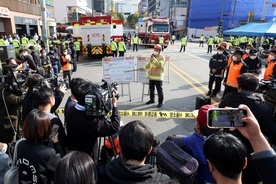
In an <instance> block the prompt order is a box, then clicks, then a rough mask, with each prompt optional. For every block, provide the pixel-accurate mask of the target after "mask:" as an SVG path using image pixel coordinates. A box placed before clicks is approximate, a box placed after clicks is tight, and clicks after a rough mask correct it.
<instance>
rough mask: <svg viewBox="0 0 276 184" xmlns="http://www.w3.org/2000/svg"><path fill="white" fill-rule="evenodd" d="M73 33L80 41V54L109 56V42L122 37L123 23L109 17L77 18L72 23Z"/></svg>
mask: <svg viewBox="0 0 276 184" xmlns="http://www.w3.org/2000/svg"><path fill="white" fill-rule="evenodd" d="M73 33H74V35H79V37H81V41H82V53H83V54H87V55H90V56H91V55H103V56H107V55H111V54H112V51H111V45H110V44H111V40H112V39H113V38H114V39H115V41H117V42H118V41H120V40H121V38H122V37H123V22H122V20H115V19H114V18H113V17H112V16H110V15H94V16H85V17H79V21H78V22H73Z"/></svg>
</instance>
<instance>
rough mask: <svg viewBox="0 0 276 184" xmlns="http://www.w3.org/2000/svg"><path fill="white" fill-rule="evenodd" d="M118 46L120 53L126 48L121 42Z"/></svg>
mask: <svg viewBox="0 0 276 184" xmlns="http://www.w3.org/2000/svg"><path fill="white" fill-rule="evenodd" d="M118 46H119V51H120V52H123V51H125V50H126V46H125V43H124V42H122V41H121V42H119V44H118Z"/></svg>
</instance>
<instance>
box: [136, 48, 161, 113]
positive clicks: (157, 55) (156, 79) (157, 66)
mask: <svg viewBox="0 0 276 184" xmlns="http://www.w3.org/2000/svg"><path fill="white" fill-rule="evenodd" d="M161 50H162V46H161V45H160V44H157V45H155V46H154V53H153V54H152V55H151V57H150V61H149V62H148V63H147V64H146V65H144V66H143V67H142V68H140V69H141V70H148V78H149V90H150V100H149V101H148V102H147V103H146V104H153V103H155V101H154V98H155V92H154V91H155V86H156V89H157V93H158V105H157V108H160V107H162V105H163V100H164V94H163V88H162V84H163V79H164V66H165V57H164V56H163V55H162V54H161Z"/></svg>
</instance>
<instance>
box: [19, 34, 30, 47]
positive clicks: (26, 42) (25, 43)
mask: <svg viewBox="0 0 276 184" xmlns="http://www.w3.org/2000/svg"><path fill="white" fill-rule="evenodd" d="M21 44H22V45H23V46H26V45H28V44H29V39H28V38H27V37H26V35H25V34H24V35H23V36H22V38H21Z"/></svg>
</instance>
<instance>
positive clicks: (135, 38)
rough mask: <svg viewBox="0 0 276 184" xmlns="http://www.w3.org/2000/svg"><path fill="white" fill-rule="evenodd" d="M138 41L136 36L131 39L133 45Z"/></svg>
mask: <svg viewBox="0 0 276 184" xmlns="http://www.w3.org/2000/svg"><path fill="white" fill-rule="evenodd" d="M138 39H139V38H138V37H137V36H136V37H134V38H133V44H137V43H138Z"/></svg>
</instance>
